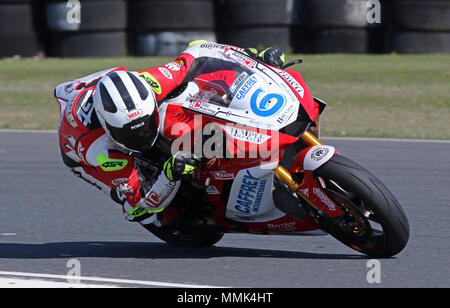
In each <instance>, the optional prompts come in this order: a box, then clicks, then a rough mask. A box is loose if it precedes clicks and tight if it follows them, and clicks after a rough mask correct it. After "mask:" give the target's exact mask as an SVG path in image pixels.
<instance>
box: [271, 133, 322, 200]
mask: <svg viewBox="0 0 450 308" xmlns="http://www.w3.org/2000/svg"><path fill="white" fill-rule="evenodd" d="M300 139H301V140H302V141H303V142H304V143H305V144H306V145H308V146H314V145H322V142H320V141H319V139H317V138H316V137H315V136H314V135H313V134H312V133H311V132H309V131H306V132H305V133H303V135H301V136H300ZM273 172H274V174H275V176H276V177H277V178H278V179H279V180H280V181H281V182H283V183H284V184H286V185H287V187H289V189H290V190H291V191H292V192H295V191H297V189H298V187H299V186H300V183H298V182H297V181H295V180H294V178H293V177H292V175H291V173H290V172H289V171H288V170H286V168H284V167H283V166H281V165H278V166H276V167H275V169H273Z"/></svg>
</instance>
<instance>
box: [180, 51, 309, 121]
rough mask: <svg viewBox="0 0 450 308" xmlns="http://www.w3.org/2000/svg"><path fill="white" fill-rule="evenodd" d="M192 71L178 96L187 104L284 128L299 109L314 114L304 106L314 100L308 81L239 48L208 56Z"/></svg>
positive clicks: (208, 112)
mask: <svg viewBox="0 0 450 308" xmlns="http://www.w3.org/2000/svg"><path fill="white" fill-rule="evenodd" d="M191 76H192V77H191V81H190V82H189V84H188V87H187V89H186V91H185V92H184V93H183V94H182V95H181V96H179V97H177V98H176V101H178V102H181V103H182V105H183V108H184V109H186V110H189V111H192V112H195V113H199V114H204V115H206V116H209V117H213V118H217V119H219V120H222V121H227V122H232V123H238V124H243V125H247V126H251V127H255V128H261V129H269V130H281V129H282V128H283V127H286V126H288V125H289V124H291V123H293V122H294V121H296V120H297V117H298V116H299V115H300V116H301V117H304V119H299V120H302V121H308V122H310V121H311V120H312V119H313V118H315V115H314V112H312V113H311V112H308V111H306V112H305V110H304V108H303V107H302V104H303V101H304V102H305V104H306V105H308V103H310V102H309V100H311V102H312V103H313V104H314V102H313V100H312V97H311V95H310V94H309V91H308V89H307V88H306V87H305V86H304V85H301V84H300V83H299V82H297V81H296V80H295V78H294V77H292V76H291V75H289V74H288V73H287V72H285V71H282V70H277V71H276V70H275V69H274V68H271V67H269V66H266V65H264V64H262V63H260V62H258V61H256V60H254V59H252V58H250V57H247V56H245V55H244V54H242V53H240V52H238V51H234V50H230V51H228V52H227V53H222V52H217V54H215V55H214V56H213V57H208V58H205V59H204V60H203V61H201V64H199V65H198V66H197V67H195V70H194V71H193V72H192V74H191ZM289 76H290V77H289Z"/></svg>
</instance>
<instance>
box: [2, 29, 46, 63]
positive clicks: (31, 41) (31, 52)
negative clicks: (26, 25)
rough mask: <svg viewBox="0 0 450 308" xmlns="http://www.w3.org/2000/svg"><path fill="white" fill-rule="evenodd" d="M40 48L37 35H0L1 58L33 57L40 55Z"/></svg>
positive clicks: (31, 33)
mask: <svg viewBox="0 0 450 308" xmlns="http://www.w3.org/2000/svg"><path fill="white" fill-rule="evenodd" d="M39 51H40V46H39V42H38V37H37V35H36V33H34V32H29V33H20V34H2V33H0V57H11V56H15V55H19V56H22V57H32V56H35V55H37V54H38V53H39Z"/></svg>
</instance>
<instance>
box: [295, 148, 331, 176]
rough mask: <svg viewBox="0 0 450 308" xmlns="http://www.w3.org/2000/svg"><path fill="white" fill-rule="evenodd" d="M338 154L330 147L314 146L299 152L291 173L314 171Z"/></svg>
mask: <svg viewBox="0 0 450 308" xmlns="http://www.w3.org/2000/svg"><path fill="white" fill-rule="evenodd" d="M336 153H337V152H336V150H335V148H334V147H333V146H330V145H314V146H310V147H307V148H305V149H303V150H302V151H301V152H299V153H298V154H297V155H296V156H295V157H294V160H293V161H292V163H291V166H290V170H289V171H290V172H291V173H299V172H303V171H314V170H316V169H317V168H319V167H320V166H322V165H323V164H325V163H326V162H327V161H329V160H330V159H331V157H333V155H335V154H336Z"/></svg>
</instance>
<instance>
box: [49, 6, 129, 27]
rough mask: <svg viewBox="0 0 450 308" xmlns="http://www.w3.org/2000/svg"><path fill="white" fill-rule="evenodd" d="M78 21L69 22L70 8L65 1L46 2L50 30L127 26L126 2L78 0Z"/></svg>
mask: <svg viewBox="0 0 450 308" xmlns="http://www.w3.org/2000/svg"><path fill="white" fill-rule="evenodd" d="M80 3H81V6H80V9H81V10H80V15H79V16H80V23H77V22H71V21H70V19H69V20H68V16H69V15H71V14H74V13H72V11H71V10H72V8H70V7H67V1H48V2H47V4H46V20H47V27H48V29H49V30H51V31H110V30H124V29H126V27H127V16H128V14H127V3H126V1H125V0H89V1H87V0H82V1H80ZM69 17H70V16H69Z"/></svg>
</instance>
